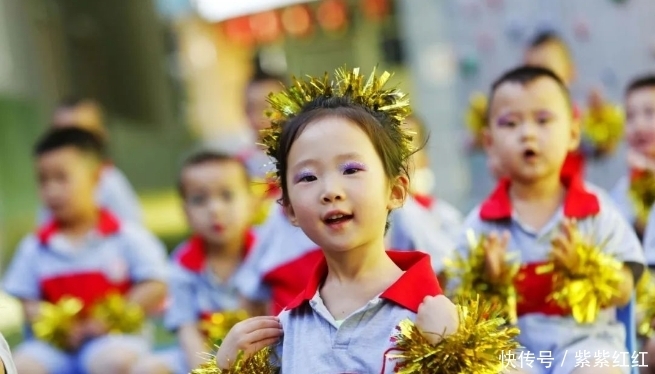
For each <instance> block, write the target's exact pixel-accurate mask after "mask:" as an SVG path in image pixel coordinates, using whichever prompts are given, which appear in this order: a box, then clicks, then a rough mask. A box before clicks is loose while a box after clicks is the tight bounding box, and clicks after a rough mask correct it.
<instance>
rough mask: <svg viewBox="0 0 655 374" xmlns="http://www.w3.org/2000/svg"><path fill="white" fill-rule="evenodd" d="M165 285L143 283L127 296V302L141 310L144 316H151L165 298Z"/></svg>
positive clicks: (160, 282) (150, 282) (156, 282)
mask: <svg viewBox="0 0 655 374" xmlns="http://www.w3.org/2000/svg"><path fill="white" fill-rule="evenodd" d="M166 291H167V287H166V283H164V282H162V281H155V280H152V281H145V282H141V283H139V284H137V285H135V286H134V287H132V290H131V291H130V293H129V294H128V301H129V302H131V303H134V304H136V305H138V306H140V307H141V309H143V311H144V312H145V313H146V314H149V315H152V314H155V313H156V312H158V311H159V310H160V307H161V305H162V303H163V302H164V299H165V298H166Z"/></svg>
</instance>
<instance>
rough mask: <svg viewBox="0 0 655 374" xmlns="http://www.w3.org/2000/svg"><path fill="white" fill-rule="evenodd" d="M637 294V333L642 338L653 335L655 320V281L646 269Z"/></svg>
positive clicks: (638, 285)
mask: <svg viewBox="0 0 655 374" xmlns="http://www.w3.org/2000/svg"><path fill="white" fill-rule="evenodd" d="M635 290H636V294H637V316H638V318H639V319H638V321H637V323H638V326H637V332H638V333H639V335H640V336H644V337H651V336H652V335H653V332H654V331H653V325H652V323H653V321H654V320H655V279H653V276H652V275H651V274H650V272H649V270H648V269H646V271H645V272H644V275H643V276H642V277H641V279H640V280H639V282H638V283H637V287H636V289H635Z"/></svg>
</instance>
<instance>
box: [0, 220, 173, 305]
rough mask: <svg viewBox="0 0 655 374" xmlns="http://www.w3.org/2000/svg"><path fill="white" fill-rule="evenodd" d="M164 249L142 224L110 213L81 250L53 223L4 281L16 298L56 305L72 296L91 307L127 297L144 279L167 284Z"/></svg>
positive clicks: (27, 244) (29, 241)
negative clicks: (112, 296) (104, 300)
mask: <svg viewBox="0 0 655 374" xmlns="http://www.w3.org/2000/svg"><path fill="white" fill-rule="evenodd" d="M167 276H168V272H167V266H166V250H165V248H164V246H163V244H162V243H161V242H159V241H158V240H157V239H156V238H155V237H154V236H153V235H152V234H151V233H149V232H147V231H146V230H145V229H143V228H142V227H141V226H140V225H135V224H133V223H131V222H121V221H120V220H119V219H118V218H116V217H115V216H114V215H112V214H111V213H110V212H109V211H106V210H103V211H102V212H101V213H100V218H99V220H98V226H97V227H96V229H95V230H93V231H92V232H90V233H89V234H88V236H87V238H86V239H85V240H84V242H83V244H82V245H81V246H76V247H74V246H73V245H72V244H71V243H70V242H69V241H68V240H66V238H65V237H64V236H62V235H61V234H60V233H59V231H58V227H57V224H56V222H54V221H52V222H50V223H48V224H46V225H44V226H42V227H41V229H40V230H39V231H38V233H37V234H35V235H29V236H28V237H26V238H25V239H24V240H23V241H22V242H21V243H20V244H19V246H18V249H17V250H16V254H15V255H14V258H13V259H12V261H11V263H10V264H9V268H8V269H7V272H6V274H5V276H4V279H3V286H4V289H5V291H6V292H7V293H8V294H10V295H12V296H14V297H17V298H21V299H27V300H42V301H47V302H51V303H56V302H57V301H59V300H60V299H61V298H62V297H65V296H72V297H77V298H79V299H81V300H82V302H83V303H84V305H85V306H90V305H91V304H93V303H95V302H96V301H98V300H100V299H101V298H103V297H105V296H107V295H108V294H109V293H110V292H118V293H126V292H128V291H129V290H130V289H131V287H132V286H133V285H135V284H137V283H140V282H144V281H161V282H165V281H166V278H167Z"/></svg>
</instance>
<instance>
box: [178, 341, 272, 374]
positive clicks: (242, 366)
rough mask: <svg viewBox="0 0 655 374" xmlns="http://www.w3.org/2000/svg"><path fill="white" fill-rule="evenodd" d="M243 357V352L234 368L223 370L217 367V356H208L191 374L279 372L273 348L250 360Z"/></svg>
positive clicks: (263, 350) (266, 349) (268, 373)
mask: <svg viewBox="0 0 655 374" xmlns="http://www.w3.org/2000/svg"><path fill="white" fill-rule="evenodd" d="M243 357H244V356H243V352H241V353H240V354H239V357H237V360H236V362H235V363H234V365H232V368H230V369H229V370H222V369H219V368H218V366H217V365H216V356H215V355H212V354H207V355H206V363H204V364H202V365H200V367H198V368H196V369H194V370H192V371H191V373H190V374H276V373H278V372H279V366H278V365H277V363H278V361H277V360H276V359H275V354H274V352H273V349H272V348H271V347H267V348H264V349H262V350H261V351H259V352H257V353H255V354H254V355H252V356H250V357H248V358H245V359H244V358H243Z"/></svg>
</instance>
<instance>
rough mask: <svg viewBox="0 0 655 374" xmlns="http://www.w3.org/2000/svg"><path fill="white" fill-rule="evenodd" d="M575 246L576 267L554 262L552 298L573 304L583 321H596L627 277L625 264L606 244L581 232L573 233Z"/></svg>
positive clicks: (562, 302) (572, 309) (574, 312)
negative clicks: (605, 248)
mask: <svg viewBox="0 0 655 374" xmlns="http://www.w3.org/2000/svg"><path fill="white" fill-rule="evenodd" d="M572 234H573V235H572V244H573V250H574V251H575V252H576V255H577V256H578V262H577V266H576V268H575V269H567V268H564V267H562V266H557V265H556V266H554V267H553V271H554V276H553V290H554V291H553V294H552V298H553V300H555V301H556V302H557V304H559V305H560V306H562V307H564V308H570V309H571V313H572V315H573V318H574V319H575V321H576V322H578V323H581V324H586V323H593V322H594V321H595V320H596V318H597V317H598V314H599V312H600V310H601V309H602V308H604V307H607V306H608V305H610V303H611V301H612V299H613V298H615V297H616V296H618V294H619V287H620V285H621V282H622V279H623V273H622V269H623V264H622V263H621V262H620V261H619V260H617V259H616V258H614V257H613V256H611V255H610V254H607V253H604V252H603V248H602V247H603V246H599V245H595V244H592V240H590V239H587V238H584V237H583V236H582V235H581V234H580V233H579V232H577V231H576V232H573V233H572Z"/></svg>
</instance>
